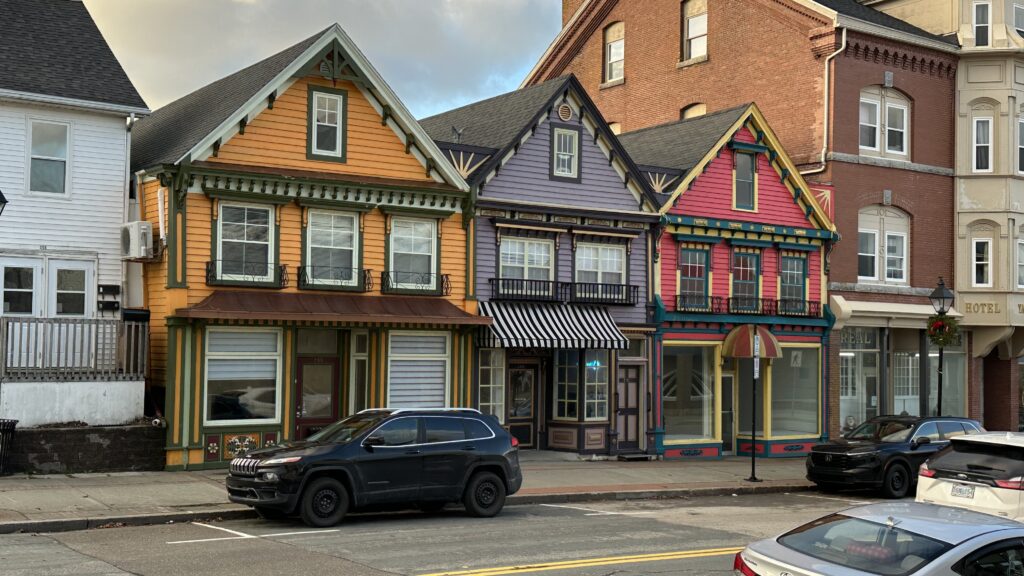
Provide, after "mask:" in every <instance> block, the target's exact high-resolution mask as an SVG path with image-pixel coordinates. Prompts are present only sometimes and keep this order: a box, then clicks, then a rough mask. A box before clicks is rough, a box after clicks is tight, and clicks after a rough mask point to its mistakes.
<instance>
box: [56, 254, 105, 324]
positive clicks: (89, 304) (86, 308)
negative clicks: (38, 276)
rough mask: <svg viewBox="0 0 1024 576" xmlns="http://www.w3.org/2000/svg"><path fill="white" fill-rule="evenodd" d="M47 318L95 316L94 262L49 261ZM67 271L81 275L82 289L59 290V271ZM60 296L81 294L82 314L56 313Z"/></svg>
mask: <svg viewBox="0 0 1024 576" xmlns="http://www.w3.org/2000/svg"><path fill="white" fill-rule="evenodd" d="M47 264H48V265H47V274H46V284H47V289H46V292H47V295H46V304H47V316H49V317H50V318H78V319H82V318H92V317H93V316H95V306H96V304H95V302H96V296H95V284H96V280H95V277H96V266H95V262H90V261H87V260H49V261H48V262H47ZM64 270H68V271H72V272H81V273H82V289H81V290H61V289H60V284H59V278H60V273H61V271H64ZM61 294H81V296H82V313H81V314H71V313H64V312H60V311H58V308H59V304H60V302H59V300H60V298H59V296H60V295H61Z"/></svg>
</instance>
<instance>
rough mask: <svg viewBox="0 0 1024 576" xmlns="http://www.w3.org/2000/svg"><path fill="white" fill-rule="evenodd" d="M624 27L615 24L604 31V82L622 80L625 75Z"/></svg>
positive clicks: (620, 23) (619, 23)
mask: <svg viewBox="0 0 1024 576" xmlns="http://www.w3.org/2000/svg"><path fill="white" fill-rule="evenodd" d="M625 35H626V27H625V25H624V24H623V23H622V22H615V23H614V24H611V25H609V26H608V27H607V28H605V30H604V81H605V82H614V81H616V80H622V78H623V76H624V75H625V70H626V68H625V59H626V38H625Z"/></svg>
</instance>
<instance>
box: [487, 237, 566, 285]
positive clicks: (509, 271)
mask: <svg viewBox="0 0 1024 576" xmlns="http://www.w3.org/2000/svg"><path fill="white" fill-rule="evenodd" d="M554 251H555V243H554V242H553V241H552V240H528V239H525V238H509V237H503V238H502V239H501V255H500V258H499V269H498V287H497V290H498V292H499V294H500V295H517V296H535V297H539V298H545V299H546V298H550V297H553V296H555V293H554V290H555V287H554V283H553V282H552V281H553V280H554V278H555V267H554Z"/></svg>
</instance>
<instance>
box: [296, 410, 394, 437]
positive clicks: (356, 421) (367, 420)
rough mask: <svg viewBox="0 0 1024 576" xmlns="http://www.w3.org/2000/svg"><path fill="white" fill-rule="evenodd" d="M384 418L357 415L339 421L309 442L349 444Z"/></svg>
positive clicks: (373, 415)
mask: <svg viewBox="0 0 1024 576" xmlns="http://www.w3.org/2000/svg"><path fill="white" fill-rule="evenodd" d="M383 418H384V415H382V414H356V415H355V416H349V417H348V418H345V419H344V420H339V421H337V422H335V423H334V424H331V425H330V426H328V427H326V428H324V429H323V430H321V431H319V432H317V433H316V434H313V435H312V436H310V437H309V438H307V440H309V441H310V442H348V441H349V440H351V439H353V438H355V437H356V436H358V435H359V434H361V433H362V432H363V431H364V430H367V429H368V428H370V427H371V426H373V425H375V424H377V423H378V422H380V421H381V419H383Z"/></svg>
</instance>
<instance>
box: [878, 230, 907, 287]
mask: <svg viewBox="0 0 1024 576" xmlns="http://www.w3.org/2000/svg"><path fill="white" fill-rule="evenodd" d="M890 236H895V237H897V238H900V239H901V240H902V242H903V255H902V256H901V258H902V259H903V265H902V266H901V267H900V272H901V274H902V275H901V277H900V278H899V279H895V278H889V237H890ZM908 239H909V237H908V235H907V233H905V232H889V231H888V230H886V231H885V279H884V281H885V282H891V283H894V284H906V283H907V275H908V272H909V270H907V260H908V257H907V240H908Z"/></svg>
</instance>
